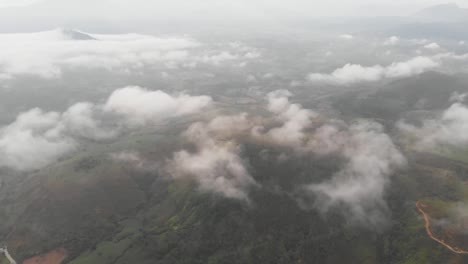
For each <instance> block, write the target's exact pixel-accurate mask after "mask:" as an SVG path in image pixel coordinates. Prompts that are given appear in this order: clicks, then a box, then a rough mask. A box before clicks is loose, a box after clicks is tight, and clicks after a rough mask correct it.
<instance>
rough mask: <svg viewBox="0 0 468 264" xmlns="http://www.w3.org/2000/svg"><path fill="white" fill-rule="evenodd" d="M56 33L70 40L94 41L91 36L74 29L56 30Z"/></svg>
mask: <svg viewBox="0 0 468 264" xmlns="http://www.w3.org/2000/svg"><path fill="white" fill-rule="evenodd" d="M57 31H58V32H60V33H61V34H62V35H63V36H65V37H66V38H68V39H70V40H95V38H93V37H92V36H91V35H89V34H86V33H84V32H81V31H78V30H74V29H66V28H58V29H57Z"/></svg>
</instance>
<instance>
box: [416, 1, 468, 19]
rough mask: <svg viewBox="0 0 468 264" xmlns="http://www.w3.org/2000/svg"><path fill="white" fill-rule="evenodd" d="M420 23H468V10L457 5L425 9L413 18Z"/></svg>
mask: <svg viewBox="0 0 468 264" xmlns="http://www.w3.org/2000/svg"><path fill="white" fill-rule="evenodd" d="M412 19H416V20H417V21H419V22H429V23H433V22H445V23H451V22H461V21H468V9H466V8H461V7H459V6H458V5H456V4H443V5H436V6H431V7H428V8H425V9H423V10H421V11H419V12H417V13H416V14H414V15H413V16H412Z"/></svg>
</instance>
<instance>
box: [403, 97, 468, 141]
mask: <svg viewBox="0 0 468 264" xmlns="http://www.w3.org/2000/svg"><path fill="white" fill-rule="evenodd" d="M398 127H399V129H400V130H401V131H402V132H405V133H408V134H409V135H411V136H412V138H414V140H415V142H413V144H414V146H415V147H416V148H417V149H420V150H434V149H436V148H437V147H440V146H447V145H449V146H453V147H458V146H463V145H466V144H467V143H468V107H467V106H466V105H464V104H462V103H458V102H457V103H454V104H452V105H451V106H450V107H449V108H448V109H446V110H445V111H444V112H443V113H441V114H440V115H439V116H438V117H436V118H433V119H427V120H424V121H423V124H422V125H421V126H415V125H412V124H408V123H406V122H405V121H400V122H399V124H398Z"/></svg>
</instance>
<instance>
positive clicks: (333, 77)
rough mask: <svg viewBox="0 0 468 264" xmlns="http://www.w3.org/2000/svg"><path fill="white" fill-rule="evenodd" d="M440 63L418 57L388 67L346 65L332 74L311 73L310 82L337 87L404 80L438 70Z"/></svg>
mask: <svg viewBox="0 0 468 264" xmlns="http://www.w3.org/2000/svg"><path fill="white" fill-rule="evenodd" d="M438 66H439V63H438V62H436V61H435V60H433V59H431V58H429V57H416V58H413V59H410V60H408V61H404V62H395V63H392V64H390V65H388V66H385V67H384V66H381V65H374V66H362V65H359V64H349V63H348V64H346V65H344V66H343V67H342V68H338V69H336V70H334V71H333V72H332V73H330V74H323V73H311V74H309V76H308V79H309V81H312V82H323V83H328V84H335V85H350V84H356V83H361V82H375V81H380V80H383V79H387V78H402V77H409V76H413V75H417V74H420V73H423V72H425V71H428V70H431V69H434V68H437V67H438Z"/></svg>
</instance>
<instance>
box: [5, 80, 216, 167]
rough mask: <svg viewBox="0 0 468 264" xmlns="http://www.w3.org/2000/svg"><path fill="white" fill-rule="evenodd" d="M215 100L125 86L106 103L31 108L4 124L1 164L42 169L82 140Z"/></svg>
mask: <svg viewBox="0 0 468 264" xmlns="http://www.w3.org/2000/svg"><path fill="white" fill-rule="evenodd" d="M210 103H211V98H210V97H208V96H189V95H177V96H171V95H169V94H167V93H165V92H162V91H150V90H147V89H144V88H140V87H126V88H122V89H118V90H116V91H114V92H113V93H112V94H111V95H110V97H109V98H108V100H107V102H106V104H105V105H96V104H93V103H89V102H81V103H77V104H74V105H72V106H71V107H69V108H68V109H67V110H66V111H64V112H63V113H59V112H44V111H43V110H41V109H38V108H35V109H31V110H29V111H27V112H25V113H22V114H20V115H19V116H18V117H17V118H16V120H15V121H14V122H13V123H11V124H9V125H7V126H4V127H2V128H0V166H4V167H9V168H12V169H16V170H21V171H28V170H34V169H40V168H42V167H44V166H47V165H49V164H51V163H53V162H54V161H56V160H57V159H58V158H60V157H62V156H63V155H64V154H66V153H68V152H70V151H72V150H74V149H75V148H76V147H77V146H78V145H79V142H80V141H81V140H88V141H101V140H109V139H113V138H115V137H117V136H118V135H119V134H120V133H122V132H125V131H127V130H128V129H130V128H134V127H135V126H141V125H147V124H151V123H152V122H153V123H157V122H159V121H162V120H164V119H166V118H171V117H177V116H182V115H187V114H193V113H197V112H199V111H201V110H202V109H203V108H205V107H207V106H209V105H210ZM109 120H110V121H111V122H109Z"/></svg>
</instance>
